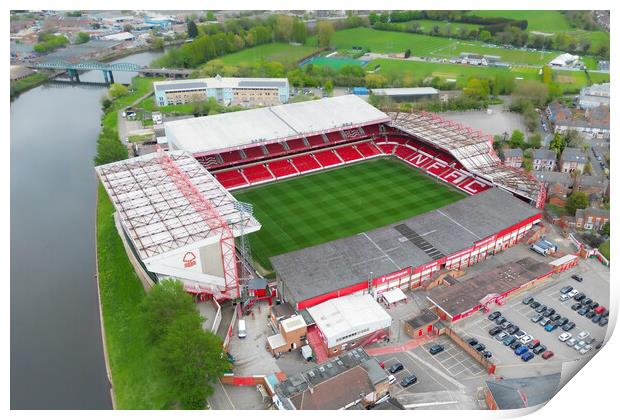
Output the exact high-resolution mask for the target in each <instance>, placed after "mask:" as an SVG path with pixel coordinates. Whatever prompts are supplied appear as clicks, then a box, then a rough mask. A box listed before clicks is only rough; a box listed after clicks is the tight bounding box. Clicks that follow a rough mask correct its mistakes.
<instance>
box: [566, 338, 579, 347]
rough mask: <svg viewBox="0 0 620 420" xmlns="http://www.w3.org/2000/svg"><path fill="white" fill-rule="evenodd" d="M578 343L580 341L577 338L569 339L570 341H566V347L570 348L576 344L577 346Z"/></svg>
mask: <svg viewBox="0 0 620 420" xmlns="http://www.w3.org/2000/svg"><path fill="white" fill-rule="evenodd" d="M578 341H579V340H578V339H577V338H575V337H573V338H569V339H568V340H566V345H567V346H568V347H573V346H574V345H575V344H577V342H578Z"/></svg>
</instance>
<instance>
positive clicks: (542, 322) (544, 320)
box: [538, 318, 551, 327]
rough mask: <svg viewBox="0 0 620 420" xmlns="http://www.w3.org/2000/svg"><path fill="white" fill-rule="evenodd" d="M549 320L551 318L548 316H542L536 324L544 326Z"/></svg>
mask: <svg viewBox="0 0 620 420" xmlns="http://www.w3.org/2000/svg"><path fill="white" fill-rule="evenodd" d="M550 322H551V320H550V319H549V318H543V319H541V320H540V322H539V323H538V325H540V326H542V327H544V326H546V325H547V324H548V323H550Z"/></svg>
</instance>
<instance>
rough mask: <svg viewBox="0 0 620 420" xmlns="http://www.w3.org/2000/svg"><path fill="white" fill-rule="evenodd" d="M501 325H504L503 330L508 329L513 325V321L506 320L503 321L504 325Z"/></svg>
mask: <svg viewBox="0 0 620 420" xmlns="http://www.w3.org/2000/svg"><path fill="white" fill-rule="evenodd" d="M500 327H502V329H503V330H506V329H508V328H510V327H512V322H510V321H504V322H502V325H500Z"/></svg>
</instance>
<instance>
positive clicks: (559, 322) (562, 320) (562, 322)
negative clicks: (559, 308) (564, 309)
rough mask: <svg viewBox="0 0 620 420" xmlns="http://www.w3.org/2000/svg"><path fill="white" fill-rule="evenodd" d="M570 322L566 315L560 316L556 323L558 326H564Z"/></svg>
mask: <svg viewBox="0 0 620 420" xmlns="http://www.w3.org/2000/svg"><path fill="white" fill-rule="evenodd" d="M567 323H568V318H566V317H564V318H560V319H557V320H556V321H555V325H557V326H558V327H563V326H564V325H566V324H567Z"/></svg>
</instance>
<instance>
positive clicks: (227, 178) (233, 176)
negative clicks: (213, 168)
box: [213, 169, 248, 189]
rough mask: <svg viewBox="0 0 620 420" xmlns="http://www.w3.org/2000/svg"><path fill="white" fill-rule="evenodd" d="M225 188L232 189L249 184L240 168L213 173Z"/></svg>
mask: <svg viewBox="0 0 620 420" xmlns="http://www.w3.org/2000/svg"><path fill="white" fill-rule="evenodd" d="M213 175H214V176H215V178H216V179H217V180H218V181H219V183H220V184H222V186H224V188H227V189H230V188H235V187H241V186H244V185H248V181H247V180H246V179H245V178H244V177H243V175H242V174H241V172H239V170H238V169H229V170H226V171H222V172H216V173H215V174H213Z"/></svg>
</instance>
